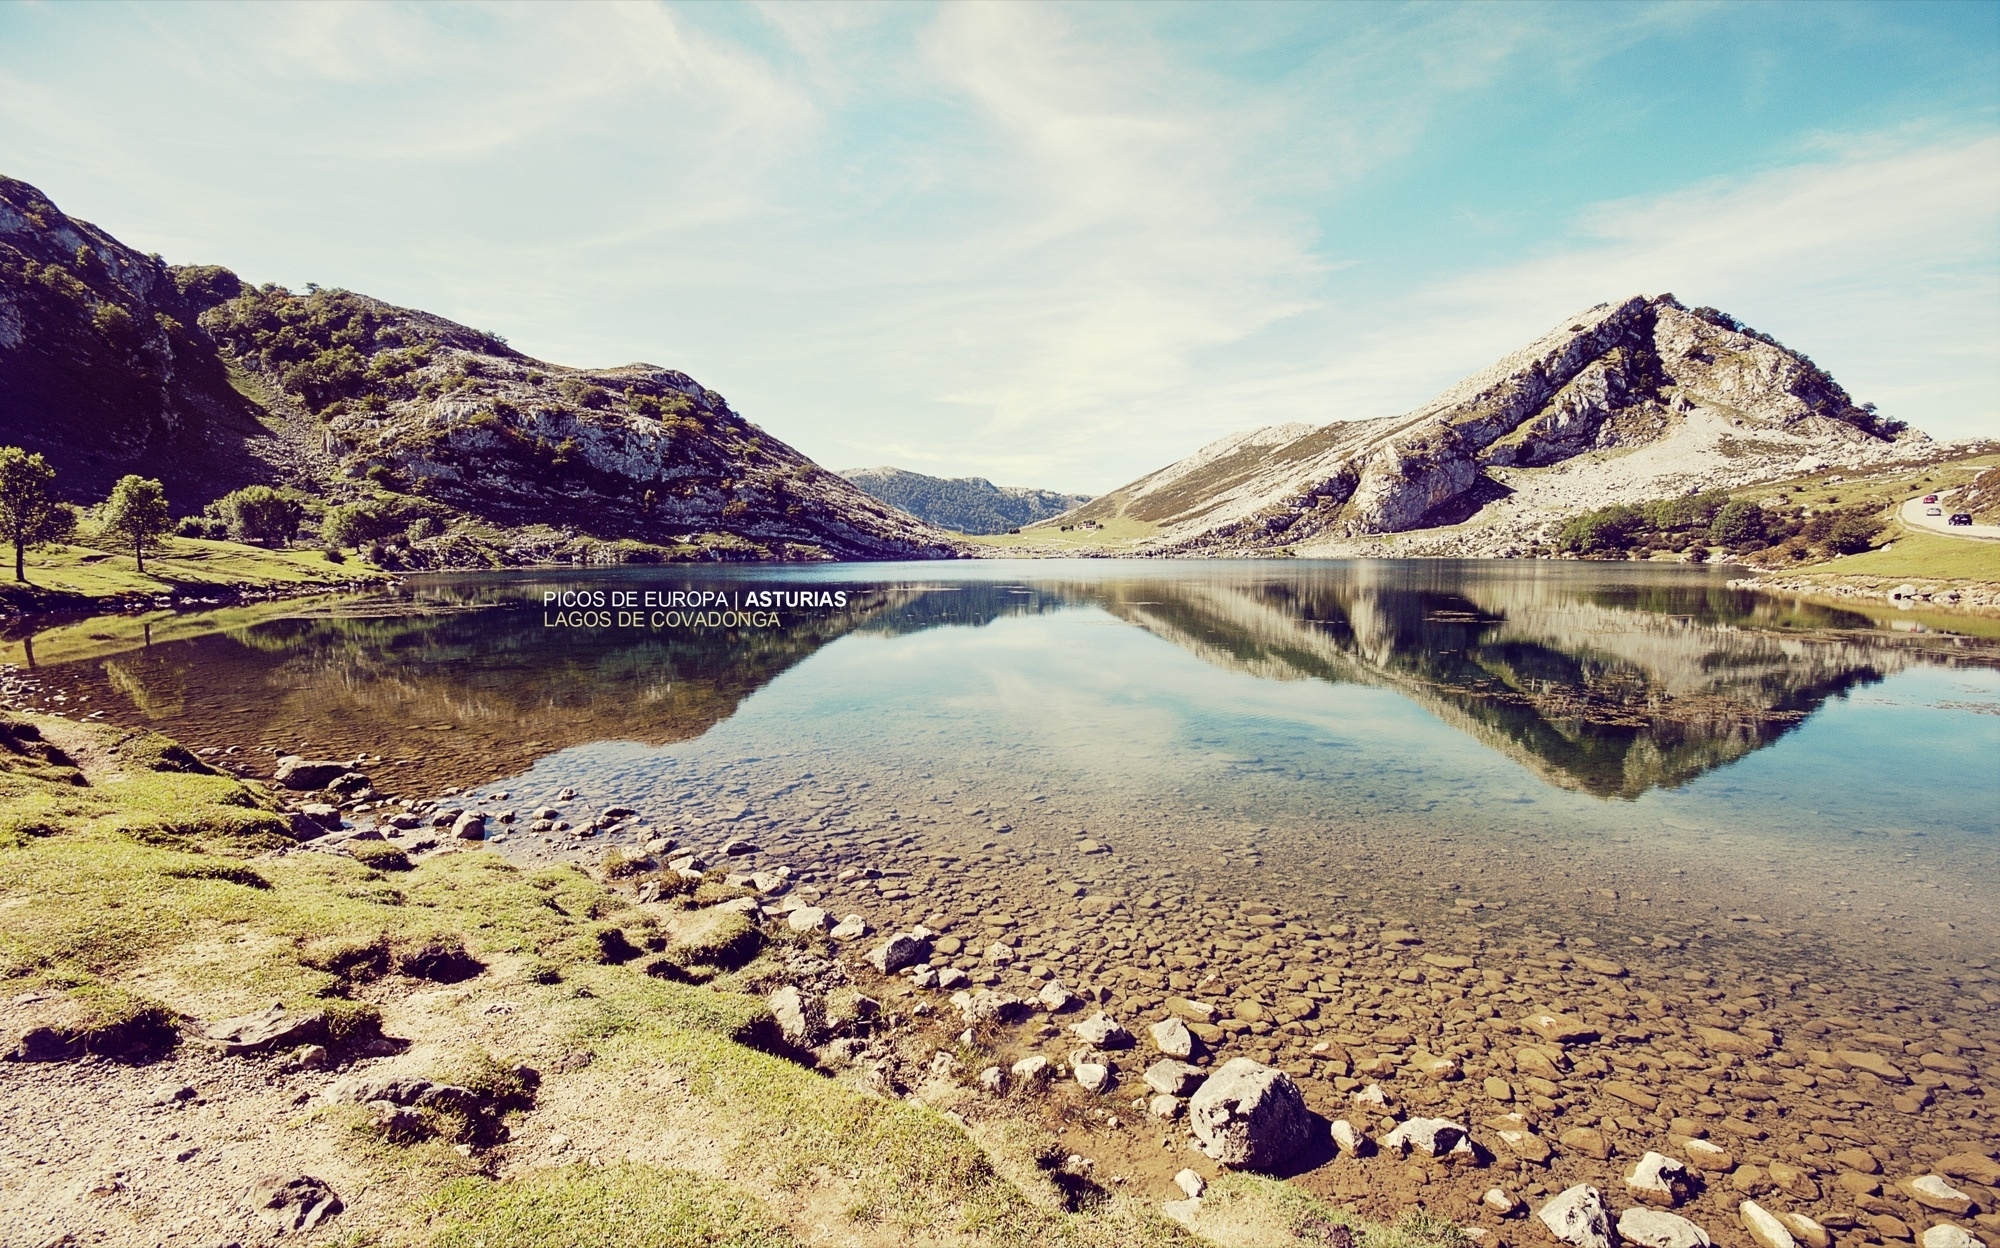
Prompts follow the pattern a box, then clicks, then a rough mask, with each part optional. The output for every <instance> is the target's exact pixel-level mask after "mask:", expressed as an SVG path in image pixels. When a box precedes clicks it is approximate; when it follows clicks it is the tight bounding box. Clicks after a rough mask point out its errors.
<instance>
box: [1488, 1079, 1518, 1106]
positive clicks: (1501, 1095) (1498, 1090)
mask: <svg viewBox="0 0 2000 1248" xmlns="http://www.w3.org/2000/svg"><path fill="white" fill-rule="evenodd" d="M1481 1087H1482V1088H1483V1090H1484V1091H1485V1093H1486V1095H1488V1096H1490V1097H1492V1098H1493V1099H1494V1100H1496V1101H1511V1100H1513V1099H1514V1089H1513V1087H1512V1085H1510V1084H1509V1083H1508V1082H1507V1081H1506V1080H1505V1079H1502V1078H1500V1077H1499V1076H1498V1075H1488V1076H1486V1080H1485V1082H1484V1083H1483V1084H1482V1085H1481Z"/></svg>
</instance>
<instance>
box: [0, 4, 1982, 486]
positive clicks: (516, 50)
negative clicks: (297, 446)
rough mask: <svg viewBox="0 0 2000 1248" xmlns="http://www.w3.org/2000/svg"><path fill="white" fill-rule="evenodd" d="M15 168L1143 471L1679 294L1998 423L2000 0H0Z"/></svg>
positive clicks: (1440, 380) (768, 412) (1962, 417)
mask: <svg viewBox="0 0 2000 1248" xmlns="http://www.w3.org/2000/svg"><path fill="white" fill-rule="evenodd" d="M0 173H4V174H6V175H8V176H12V177H16V178H21V179H23V180H25V181H28V182H31V183H33V184H35V185H36V186H38V187H40V188H41V189H42V190H43V191H44V192H45V193H47V194H48V195H49V196H50V197H51V198H52V199H54V200H55V202H56V203H57V205H58V206H60V207H61V208H63V209H64V211H66V212H68V213H70V214H71V215H73V216H77V217H81V218H83V219H85V220H89V221H92V222H94V223H96V224H97V225H99V226H101V227H103V228H104V229H106V230H108V231H110V232H111V233H112V234H114V235H115V236H117V237H119V238H120V239H122V240H123V241H125V242H126V243H128V244H130V245H132V246H135V247H137V248H139V249H141V250H144V251H158V252H160V253H162V254H163V255H164V256H165V257H166V258H167V259H168V260H169V261H172V262H175V263H220V264H226V265H228V266H229V267H231V268H232V269H234V270H236V271H237V272H238V273H239V274H241V275H242V276H243V277H245V278H246V279H248V280H251V281H255V282H266V281H272V282H278V283H281V284H283V285H287V286H291V287H293V288H300V287H303V286H304V285H305V284H306V283H308V282H316V283H318V284H320V285H322V286H337V287H346V288H348V289H352V290H357V291H361V292H364V293H367V294H370V295H374V296H376V297H379V298H382V299H386V300H389V301H391V302H394V303H400V304H405V305H408V306H413V307H419V308H423V309H426V310H428V311H431V312H435V313H438V314H440V315H443V316H447V317H450V318H452V319H454V320H458V321H462V322H465V323H467V324H470V325H473V326H476V327H478V328H481V329H486V330H491V331H495V332H498V333H500V334H503V335H504V336H506V337H507V339H508V340H509V341H510V342H511V343H512V344H513V345H514V346H515V347H517V348H518V349H520V350H523V351H525V352H527V353H529V354H531V355H534V356H537V357H540V358H542V359H547V360H552V361H555V362H558V363H562V364H569V365H580V366H609V365H617V364H624V363H630V362H634V361H641V360H643V361H646V362H649V363H653V364H657V365H662V366H666V367H671V368H678V369H681V370H683V371H685V372H687V373H690V374H692V375H693V376H694V377H695V378H697V379H698V380H700V381H701V382H702V383H703V384H704V385H706V386H709V387H711V388H713V389H715V390H718V391H720V392H722V393H723V394H724V395H725V396H727V397H728V399H729V400H730V403H731V406H733V407H734V408H735V409H736V410H737V411H739V412H741V413H742V414H743V415H744V416H746V417H748V418H749V419H750V420H752V421H755V422H756V423H757V424H759V425H760V426H762V427H763V428H765V429H766V430H768V431H769V432H771V433H772V434H774V435H776V436H778V437H780V438H783V439H784V440H786V441H787V442H790V443H791V444H793V445H794V446H796V447H798V448H799V449H800V450H802V451H804V452H805V453H806V454H808V455H810V456H811V457H813V458H814V459H815V460H817V461H818V462H820V463H821V464H823V465H825V466H827V467H830V468H835V469H844V468H854V467H864V466H874V465H883V464H891V465H895V466H898V467H903V468H908V469H912V470H914V471H919V472H928V473H934V474H938V475H945V476H957V475H978V476H984V477H988V478H990V479H993V480H995V481H998V482H1000V483H1002V484H1010V485H1032V486H1039V487H1043V488H1051V489H1061V490H1068V491H1082V492H1089V493H1099V492H1103V491H1105V490H1108V489H1110V488H1113V487H1115V486H1117V485H1119V484H1121V483H1123V482H1125V481H1128V480H1131V479H1132V478H1134V477H1137V476H1140V475H1142V474H1144V473H1146V472H1149V471H1151V470H1153V469H1155V468H1158V467H1160V466H1162V465H1163V464H1165V463H1168V462H1170V461H1172V460H1174V459H1177V458H1179V457H1180V456H1182V455H1185V454H1187V453H1189V452H1190V451H1193V450H1194V449H1196V448H1198V447H1199V446H1201V445H1202V444H1204V443H1206V442H1209V441H1211V440H1213V439H1215V438H1218V437H1221V436H1223V435H1224V434H1227V433H1230V432H1233V431H1236V430H1240V429H1247V428H1252V427H1255V426H1258V425H1266V424H1274V423H1279V422H1290V421H1306V422H1311V423H1314V424H1319V423H1324V422H1327V421H1332V420H1347V419H1361V418H1369V417H1376V416H1386V415H1394V414H1396V413H1399V412H1402V411H1407V410H1409V409H1411V408H1414V407H1416V406H1418V405H1420V404H1421V403H1423V402H1424V401H1426V400H1427V399H1429V398H1430V397H1431V396H1433V395H1434V394H1436V393H1437V392H1438V391H1440V390H1442V389H1444V388H1445V387H1446V386H1448V385H1449V384H1451V383H1452V382H1453V381H1455V380H1457V379H1458V378H1459V377H1461V376H1463V375H1465V374H1466V373H1469V372H1472V371H1474V370H1476V369H1478V368H1481V367H1484V366H1485V365H1487V364H1489V363H1491V362H1492V361H1493V360H1495V359H1497V358H1498V357H1500V356H1502V355H1504V354H1506V353H1507V352H1509V351H1511V350H1513V349H1515V348H1517V347H1519V346H1522V345H1524V344H1525V343H1527V342H1528V341H1530V340H1531V339H1533V338H1535V337H1537V336H1539V335H1540V334H1542V333H1544V332H1546V331H1547V330H1549V329H1550V328H1552V327H1554V326H1555V325H1556V324H1557V323H1558V322H1559V321H1562V320H1563V319H1565V318H1567V317H1568V316H1569V315H1570V314H1571V313H1574V312H1576V311H1579V310H1581V309H1583V308H1587V307H1590V306H1592V305H1594V304H1597V303H1601V302H1604V301H1606V300H1615V299H1623V298H1625V297H1628V296H1630V295H1633V294H1639V293H1644V294H1660V293H1664V292H1669V291H1670V292H1672V293H1674V294H1675V295H1676V296H1678V297H1679V298H1680V299H1681V300H1682V301H1683V302H1684V303H1687V304H1689V305H1690V306H1692V305H1698V304H1708V305H1711V306H1715V307H1719V308H1722V309H1723V310H1725V311H1727V312H1729V313H1731V314H1733V315H1735V316H1737V317H1738V318H1740V319H1742V320H1744V321H1746V322H1748V323H1749V324H1751V325H1753V326H1755V327H1756V328H1758V329H1760V330H1762V331H1764V332H1766V333H1769V334H1772V335H1774V336H1776V337H1777V338H1778V339H1780V340H1781V341H1783V342H1784V343H1786V344H1787V345H1788V346H1791V347H1793V348H1794V349H1796V350H1799V351H1802V352H1804V353H1805V354H1807V355H1809V356H1811V357H1812V358H1813V359H1814V360H1815V361H1817V362H1818V363H1819V364H1820V365H1822V366H1823V367H1825V368H1826V369H1827V370H1828V371H1830V372H1831V373H1832V374H1833V375H1834V376H1835V377H1836V378H1837V379H1838V380H1840V381H1841V382H1842V383H1843V384H1844V385H1845V386H1846V387H1847V388H1848V390H1849V391H1850V392H1851V393H1852V394H1853V395H1854V396H1855V398H1856V399H1857V401H1873V402H1876V403H1878V404H1880V406H1881V408H1882V410H1883V412H1884V413H1885V414H1887V415H1890V416H1895V417H1900V418H1902V419H1905V420H1908V421H1910V422H1911V423H1912V424H1914V425H1915V426H1917V427H1918V428H1920V429H1924V430H1927V431H1929V432H1930V433H1932V434H1934V435H1936V436H1938V437H1941V438H1964V437H1974V436H2000V4H1996V3H1992V2H1990V0H1989V2H1986V3H1953V4H1942V5H1931V4H1923V3H1896V4H1886V5H1875V4H1864V3H1851V4H1841V3H1828V4H1816V5H1800V4H1758V3H1746V4H1704V3H1695V2H1682V3H1671V4H1661V5H1654V4H1639V3H1634V4H1617V3H1601V4H1599V3H1594V4H1529V3H1522V4H1505V5H1498V4H1482V5H1470V6H1455V5H1450V4H1423V5H1414V6H1405V5H1399V4H1380V5H1377V4H1339V5H1315V4H1306V3H1283V4H1271V5H1263V4H1175V3H1152V4H1144V5H1121V4H1111V3H1093V4H1087V5H1065V4H1052V3H1036V4H1027V3H1017V4H987V3H958V4H945V5H925V4H895V5H847V4H840V3H826V2H821V3H812V4H740V5H730V4H699V5H672V4H668V5H652V4H629V5H628V4H613V5H588V4H581V3H571V4H561V5H556V4H529V3H515V4H503V5H477V4H475V5H451V4H427V5H395V4H340V5H323V6H322V5H314V4H309V3H293V4H284V5H269V4H264V5H248V4H245V5H201V4H173V5H133V4H109V3H78V4H45V3H19V2H15V3H0Z"/></svg>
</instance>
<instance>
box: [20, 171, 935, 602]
mask: <svg viewBox="0 0 2000 1248" xmlns="http://www.w3.org/2000/svg"><path fill="white" fill-rule="evenodd" d="M4 444H11V445H20V446H25V447H26V448H28V449H29V450H31V451H38V452H41V453H43V454H45V455H46V456H47V457H48V458H49V460H50V462H51V463H53V464H54V465H55V466H56V469H57V472H58V485H59V487H60V488H61V489H62V490H64V491H65V492H66V493H68V494H69V495H70V496H71V497H73V498H75V499H77V500H78V501H87V500H92V499H96V498H101V497H103V494H104V492H105V490H106V489H107V488H108V487H109V485H110V484H111V482H112V481H114V480H115V479H117V478H118V477H119V476H120V475H122V474H124V473H127V472H139V473H142V474H144V475H146V476H151V477H158V478H160V479H161V480H162V481H163V482H164V483H165V484H166V487H167V495H168V499H169V501H170V503H171V504H172V506H173V509H174V511H175V513H176V514H177V515H187V514H193V513H198V512H200V511H201V510H202V508H203V506H204V505H205V504H207V503H209V502H211V501H213V500H214V499H216V498H217V497H219V496H220V495H222V494H224V493H226V492H227V491H229V490H231V489H234V488H236V487H239V486H242V485H246V484H251V483H266V484H274V485H288V486H292V487H295V488H297V489H298V490H300V491H302V492H303V493H304V494H305V495H307V496H308V497H309V498H310V499H311V500H312V508H313V511H314V513H315V518H316V519H317V518H318V517H321V516H337V517H338V519H339V524H340V529H341V532H342V533H343V534H344V535H345V536H346V537H347V538H348V539H349V544H356V543H366V544H369V545H371V546H372V547H373V548H375V549H376V550H377V551H378V553H381V554H382V556H383V557H384V558H385V559H386V560H387V561H389V562H390V563H391V564H392V566H403V567H480V566H491V565H495V564H510V563H536V562H548V561H570V560H578V559H622V560H635V559H636V560H675V559H825V558H901V559H907V558H923V557H934V556H940V555H951V554H954V553H956V546H955V544H954V543H953V541H952V539H951V538H950V537H949V536H947V535H946V534H944V533H941V532H939V531H938V530H936V529H934V528H932V527H930V526H928V525H926V524H923V523H922V522H920V521H918V520H916V519H914V518H912V517H911V516H909V515H908V514H906V513H904V512H901V511H898V510H896V509H895V508H894V507H890V506H886V505H884V504H883V503H881V502H879V501H878V500H876V499H874V498H872V497H870V496H869V495H867V494H865V493H863V492H862V491H861V490H860V489H858V488H856V487H855V486H853V485H851V484H849V483H848V482H847V480H846V479H844V478H842V477H840V476H837V475H835V474H833V473H830V472H827V471H825V470H824V469H822V468H820V467H819V466H818V465H816V464H814V463H813V462H812V461H811V460H809V459H807V458H806V457H805V456H804V455H801V454H800V453H799V452H797V451H796V450H793V449H792V448H791V447H789V446H787V445H785V444H784V443H783V442H780V441H779V440H777V439H776V438H773V437H772V436H771V435H770V434H768V433H765V432H764V431H763V430H761V429H759V428H757V427H756V426H755V425H753V424H751V423H750V422H749V421H746V420H744V419H743V418H742V417H741V416H739V415H738V414H737V413H736V412H734V411H732V410H731V409H730V406H729V404H728V401H727V400H725V399H724V398H723V397H722V396H721V395H720V394H717V393H716V392H715V391H713V390H710V389H708V388H706V387H704V386H703V385H701V384H700V383H699V382H697V381H695V380H694V379H693V378H692V377H689V376H688V375H687V374H685V373H681V372H676V371H673V370H671V369H665V368H659V367H656V366H654V365H651V364H630V365H626V366H623V367H620V368H606V369H583V368H569V367H566V366H563V365H560V364H550V363H546V362H543V361H541V360H535V359H531V358H529V357H528V356H525V355H523V354H521V353H520V352H518V351H515V350H513V349H512V348H510V347H509V346H508V345H507V344H506V342H505V341H504V340H503V339H501V338H499V337H498V336H496V335H494V334H490V333H486V332H482V331H480V330H474V329H469V328H467V327H465V326H463V325H458V324H454V323H453V322H451V321H447V320H445V319H443V318H441V317H437V316H433V315H431V314H429V313H426V312H420V311H416V310H414V309H410V308H400V307H396V306H394V305H392V304H387V303H383V302H382V301H380V300H378V299H371V298H369V297H368V296H366V295H360V294H355V293H352V292H349V291H344V290H321V289H318V288H316V287H308V288H307V289H306V291H305V292H303V293H298V292H293V291H290V290H286V289H284V288H283V287H279V286H270V285H266V286H261V287H258V286H251V285H249V284H247V283H244V282H242V281H241V280H239V279H238V278H237V276H236V275H235V274H234V273H232V272H230V271H229V270H228V269H224V268H219V267H215V266H208V265H202V266H169V265H167V264H166V263H165V262H163V261H162V260H161V259H160V258H159V257H158V256H147V255H141V254H139V253H138V252H136V251H133V250H132V249H131V248H129V247H126V246H125V245H124V244H122V243H120V242H119V241H118V240H117V239H115V238H113V237H112V236H111V235H110V234H108V233H106V232H104V231H103V230H100V229H98V228H97V227H95V226H92V225H89V224H87V223H85V222H82V221H77V220H74V219H72V218H70V217H68V216H66V215H64V214H63V212H62V211H61V210H60V209H58V208H57V207H56V206H55V205H54V204H53V203H51V202H49V199H48V197H47V196H45V195H43V194H42V193H41V192H40V191H38V190H36V189H35V188H34V187H32V186H29V185H28V184H26V183H24V182H19V181H15V180H12V179H7V178H0V445H4Z"/></svg>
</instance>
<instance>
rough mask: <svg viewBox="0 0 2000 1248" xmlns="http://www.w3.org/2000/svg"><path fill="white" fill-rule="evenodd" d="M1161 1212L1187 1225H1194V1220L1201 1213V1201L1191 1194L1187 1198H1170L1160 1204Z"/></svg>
mask: <svg viewBox="0 0 2000 1248" xmlns="http://www.w3.org/2000/svg"><path fill="white" fill-rule="evenodd" d="M1160 1212H1161V1213H1163V1214H1165V1215H1167V1217H1169V1218H1172V1219H1173V1220H1174V1221H1176V1222H1178V1223H1180V1224H1181V1225H1182V1226H1185V1227H1190V1228H1191V1227H1193V1226H1194V1220H1195V1218H1196V1216H1197V1215H1199V1214H1200V1213H1201V1201H1200V1200H1199V1199H1198V1198H1196V1197H1192V1196H1190V1197H1189V1198H1188V1199H1186V1200H1169V1201H1167V1202H1165V1203H1164V1204H1162V1205H1161V1206H1160Z"/></svg>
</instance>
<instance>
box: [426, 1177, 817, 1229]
mask: <svg viewBox="0 0 2000 1248" xmlns="http://www.w3.org/2000/svg"><path fill="white" fill-rule="evenodd" d="M430 1208H431V1211H432V1213H433V1216H434V1217H435V1218H436V1221H435V1223H434V1224H433V1227H432V1230H431V1238H430V1243H431V1244H432V1245H433V1248H790V1246H791V1245H794V1244H797V1243H798V1242H799V1241H798V1240H796V1239H794V1238H793V1237H792V1236H791V1235H790V1234H789V1233H788V1232H786V1230H785V1229H784V1226H783V1225H782V1224H781V1223H780V1222H778V1220H777V1219H776V1218H775V1217H774V1216H773V1215H772V1213H771V1211H770V1209H769V1208H768V1207H766V1206H765V1204H764V1202H762V1201H761V1200H758V1199H757V1198H756V1197H755V1196H753V1195H751V1194H750V1193H748V1192H746V1191H744V1190H743V1189H742V1188H740V1187H738V1186H736V1185H735V1184H732V1183H726V1182H722V1181H720V1180H717V1179H707V1178H702V1177H700V1176H699V1175H693V1174H688V1173H686V1172H685V1171H679V1170H666V1169H661V1168H659V1167H656V1166H634V1165H622V1166H608V1167H605V1168H603V1169H593V1168H592V1167H589V1166H571V1167H569V1168H567V1169H563V1170H554V1171H547V1172H544V1173H541V1174H536V1175H530V1176H528V1177H525V1178H522V1179H518V1180H515V1181H513V1182H510V1183H495V1182H492V1181H490V1180H486V1179H466V1180H462V1181H460V1182H458V1183H454V1184H452V1185H451V1186H449V1187H447V1188H446V1189H445V1190H444V1191H443V1192H441V1193H439V1194H438V1196H437V1197H436V1199H435V1200H434V1201H433V1202H431V1205H430Z"/></svg>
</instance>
